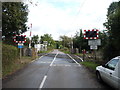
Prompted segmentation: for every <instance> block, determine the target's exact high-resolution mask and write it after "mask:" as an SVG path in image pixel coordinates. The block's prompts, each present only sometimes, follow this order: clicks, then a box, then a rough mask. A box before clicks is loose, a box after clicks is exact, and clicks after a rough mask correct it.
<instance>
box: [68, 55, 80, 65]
mask: <svg viewBox="0 0 120 90" xmlns="http://www.w3.org/2000/svg"><path fill="white" fill-rule="evenodd" d="M67 55H68V56H69V57H70V58H71V59H72V60H73V61H74V62H75V63H76V64H78V66H81V65H80V64H79V63H78V62H77V61H76V60H75V59H74V58H72V57H71V56H70V55H69V54H67Z"/></svg>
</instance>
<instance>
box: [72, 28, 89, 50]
mask: <svg viewBox="0 0 120 90" xmlns="http://www.w3.org/2000/svg"><path fill="white" fill-rule="evenodd" d="M73 44H74V48H79V51H80V52H81V51H82V50H83V49H86V50H88V49H89V46H88V44H87V40H85V39H83V32H82V29H80V31H79V32H77V33H76V35H75V36H74V39H73Z"/></svg>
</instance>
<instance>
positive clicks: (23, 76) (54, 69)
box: [3, 50, 107, 88]
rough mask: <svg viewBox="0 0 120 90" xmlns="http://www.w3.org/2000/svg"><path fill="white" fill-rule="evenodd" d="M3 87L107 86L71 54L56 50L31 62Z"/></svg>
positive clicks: (5, 82) (4, 83)
mask: <svg viewBox="0 0 120 90" xmlns="http://www.w3.org/2000/svg"><path fill="white" fill-rule="evenodd" d="M3 88H107V87H106V86H104V85H102V84H100V83H99V82H98V81H97V80H96V79H95V77H93V76H92V74H91V73H90V72H88V71H87V70H86V69H85V68H84V67H83V66H82V65H80V64H79V63H78V62H77V61H76V60H75V59H73V58H72V57H71V56H70V55H69V54H64V53H62V52H60V51H58V50H54V51H53V52H51V53H48V54H46V55H44V56H41V57H40V58H39V59H37V60H35V61H33V62H31V63H30V64H29V65H27V66H26V67H25V68H24V69H23V70H21V71H19V72H17V74H16V75H14V76H13V77H11V78H10V79H9V80H5V81H4V80H3Z"/></svg>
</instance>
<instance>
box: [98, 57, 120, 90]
mask: <svg viewBox="0 0 120 90" xmlns="http://www.w3.org/2000/svg"><path fill="white" fill-rule="evenodd" d="M96 76H97V79H98V81H100V82H101V81H104V82H106V83H107V84H108V85H110V86H112V87H113V88H117V89H119V90H120V56H117V57H115V58H113V59H111V60H110V61H109V62H108V63H106V64H105V65H102V66H97V67H96Z"/></svg>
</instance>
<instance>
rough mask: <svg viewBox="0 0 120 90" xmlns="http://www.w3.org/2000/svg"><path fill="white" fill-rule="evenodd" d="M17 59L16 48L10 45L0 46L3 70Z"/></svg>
mask: <svg viewBox="0 0 120 90" xmlns="http://www.w3.org/2000/svg"><path fill="white" fill-rule="evenodd" d="M18 57H19V54H18V48H17V47H15V46H12V45H5V44H3V45H2V66H3V69H4V67H6V66H10V65H12V64H13V63H14V62H15V60H16V59H17V58H18Z"/></svg>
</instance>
